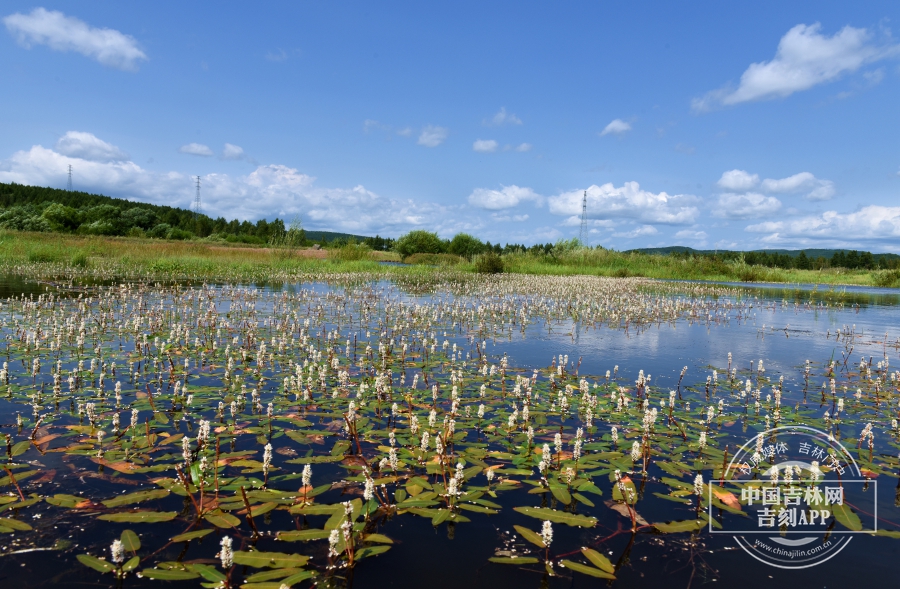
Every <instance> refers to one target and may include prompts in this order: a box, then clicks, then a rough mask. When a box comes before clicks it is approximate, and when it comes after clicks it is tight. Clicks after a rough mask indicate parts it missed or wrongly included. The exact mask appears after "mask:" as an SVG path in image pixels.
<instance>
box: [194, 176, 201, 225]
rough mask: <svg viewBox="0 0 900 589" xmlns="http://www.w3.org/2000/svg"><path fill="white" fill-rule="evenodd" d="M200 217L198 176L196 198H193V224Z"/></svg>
mask: <svg viewBox="0 0 900 589" xmlns="http://www.w3.org/2000/svg"><path fill="white" fill-rule="evenodd" d="M199 215H200V176H197V196H195V197H194V223H195V224H196V223H197V217H198V216H199Z"/></svg>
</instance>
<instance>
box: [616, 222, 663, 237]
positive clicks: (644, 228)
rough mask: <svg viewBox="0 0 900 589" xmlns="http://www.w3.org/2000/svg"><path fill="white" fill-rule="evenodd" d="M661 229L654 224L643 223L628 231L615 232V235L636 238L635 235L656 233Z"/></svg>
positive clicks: (641, 235) (642, 235)
mask: <svg viewBox="0 0 900 589" xmlns="http://www.w3.org/2000/svg"><path fill="white" fill-rule="evenodd" d="M657 233H659V231H658V230H657V229H656V227H654V226H653V225H641V226H640V227H637V228H636V229H633V230H631V231H626V232H620V233H613V237H622V238H624V239H634V238H635V237H644V236H646V235H656V234H657Z"/></svg>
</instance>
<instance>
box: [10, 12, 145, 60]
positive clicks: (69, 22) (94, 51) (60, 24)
mask: <svg viewBox="0 0 900 589" xmlns="http://www.w3.org/2000/svg"><path fill="white" fill-rule="evenodd" d="M3 24H5V25H6V29H7V30H8V31H9V32H10V34H12V35H14V36H15V38H16V41H18V43H19V44H20V45H22V46H23V47H26V48H30V47H31V46H32V45H46V46H47V47H50V48H51V49H54V50H56V51H75V52H77V53H81V54H82V55H85V56H87V57H90V58H91V59H95V60H97V61H99V62H100V63H102V64H103V65H105V66H109V67H114V68H117V69H120V70H127V71H135V70H137V69H138V62H140V61H145V60H146V59H147V55H146V54H145V53H144V52H143V51H141V49H140V47H138V43H137V41H136V40H135V39H134V37H132V36H130V35H125V34H123V33H120V32H119V31H117V30H115V29H98V28H95V27H92V26H90V25H88V24H87V23H85V22H84V21H81V20H79V19H77V18H75V17H72V16H66V15H65V14H63V13H62V12H58V11H55V10H46V9H44V8H35V9H34V10H32V11H31V13H30V14H21V13H18V12H17V13H15V14H11V15H9V16H7V17H5V18H4V19H3Z"/></svg>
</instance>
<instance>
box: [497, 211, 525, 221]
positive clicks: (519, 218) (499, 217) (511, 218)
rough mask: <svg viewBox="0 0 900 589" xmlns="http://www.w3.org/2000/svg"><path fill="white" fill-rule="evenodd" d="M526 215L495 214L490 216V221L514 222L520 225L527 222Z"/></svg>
mask: <svg viewBox="0 0 900 589" xmlns="http://www.w3.org/2000/svg"><path fill="white" fill-rule="evenodd" d="M528 218H529V217H528V215H498V214H497V213H493V214H491V219H493V220H494V221H514V222H516V223H521V222H523V221H527V220H528Z"/></svg>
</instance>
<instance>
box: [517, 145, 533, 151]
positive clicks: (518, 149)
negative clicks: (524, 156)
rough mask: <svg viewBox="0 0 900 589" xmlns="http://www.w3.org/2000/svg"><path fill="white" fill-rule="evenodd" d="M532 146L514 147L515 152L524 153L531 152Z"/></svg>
mask: <svg viewBox="0 0 900 589" xmlns="http://www.w3.org/2000/svg"><path fill="white" fill-rule="evenodd" d="M531 147H532V145H531V144H530V143H520V144H518V145H517V146H516V151H519V152H525V151H531Z"/></svg>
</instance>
